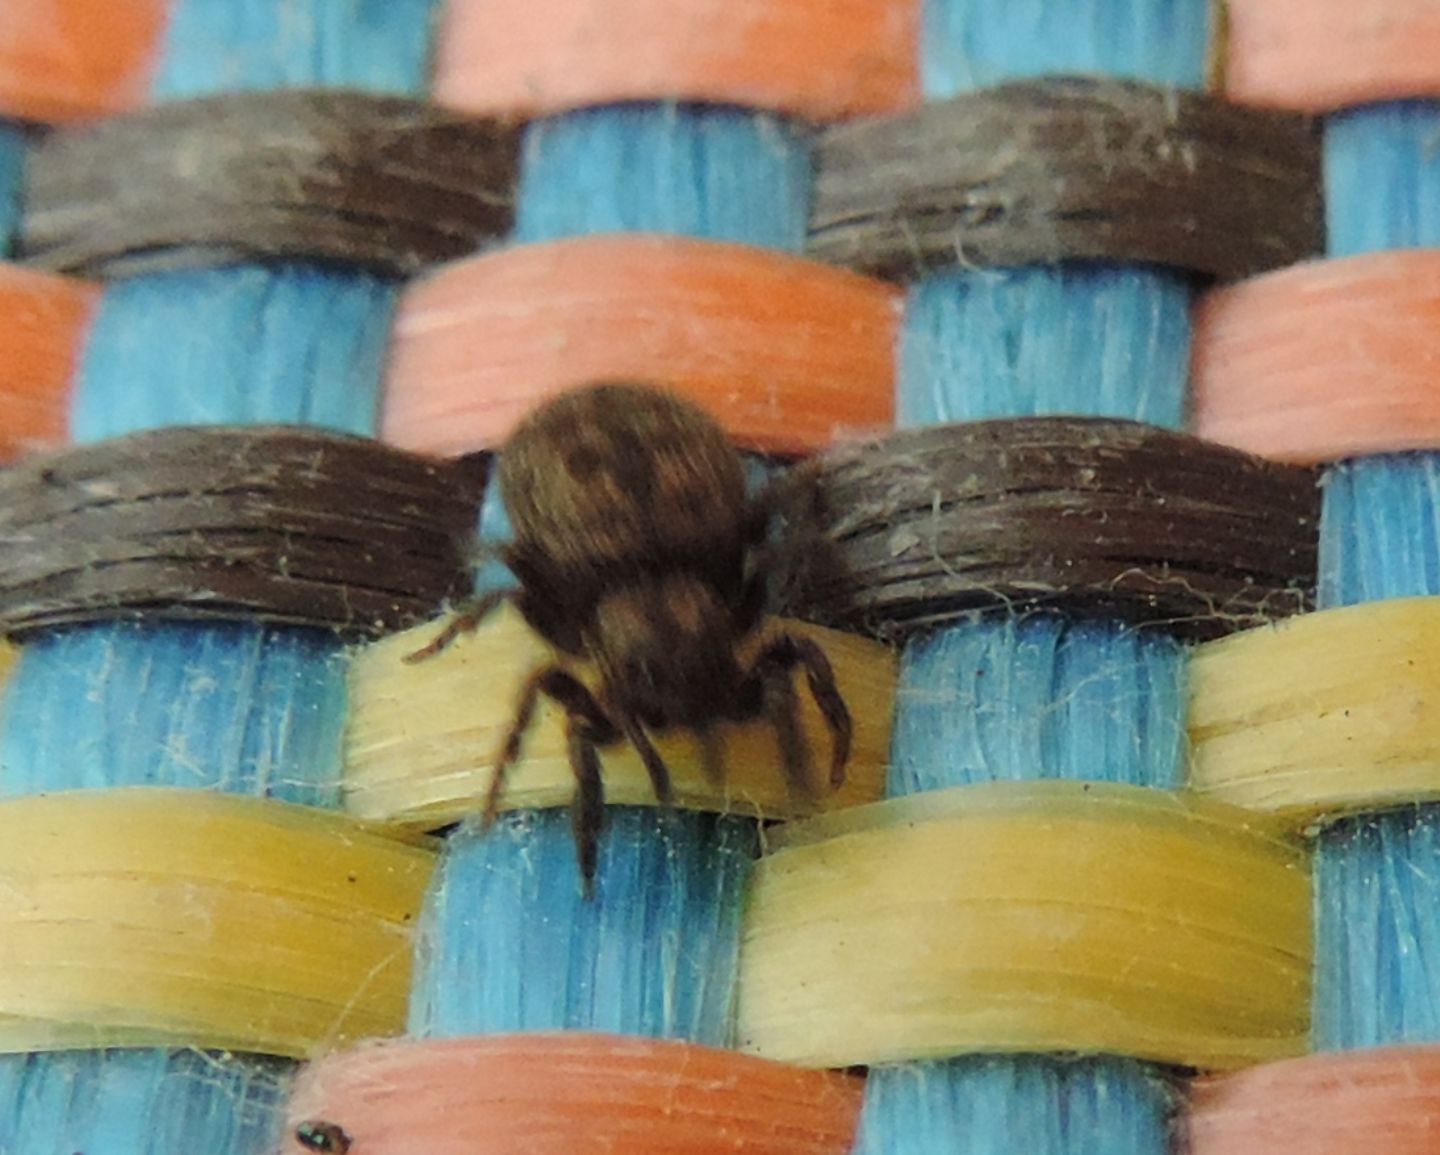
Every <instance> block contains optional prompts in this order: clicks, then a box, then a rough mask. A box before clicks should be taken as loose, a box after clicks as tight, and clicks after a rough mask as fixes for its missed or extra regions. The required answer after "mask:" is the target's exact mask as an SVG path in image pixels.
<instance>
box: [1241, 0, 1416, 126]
mask: <svg viewBox="0 0 1440 1155" xmlns="http://www.w3.org/2000/svg"><path fill="white" fill-rule="evenodd" d="M1225 73H1226V77H1225V81H1226V83H1225V87H1226V90H1227V95H1229V96H1230V97H1231V98H1232V99H1234V100H1238V101H1244V102H1248V103H1253V104H1274V105H1282V106H1284V107H1287V108H1300V109H1306V110H1308V111H1314V112H1322V111H1326V110H1328V109H1334V108H1343V107H1344V106H1346V105H1351V104H1366V103H1369V102H1371V101H1377V100H1393V99H1396V98H1401V97H1412V96H1440V5H1437V4H1435V2H1434V0H1230V3H1229V39H1228V45H1227V50H1226V60H1225Z"/></svg>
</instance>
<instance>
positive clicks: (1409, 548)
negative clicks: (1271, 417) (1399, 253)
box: [1314, 102, 1440, 1050]
mask: <svg viewBox="0 0 1440 1155" xmlns="http://www.w3.org/2000/svg"><path fill="white" fill-rule="evenodd" d="M1437 132H1440V104H1435V103H1423V102H1408V103H1401V104H1391V105H1376V106H1373V107H1369V108H1365V109H1359V110H1350V111H1346V112H1342V113H1338V114H1336V115H1335V116H1333V117H1331V118H1330V119H1329V121H1328V122H1327V127H1326V141H1325V151H1326V173H1325V176H1326V199H1327V208H1328V219H1329V230H1330V241H1329V243H1330V250H1331V252H1332V253H1336V254H1339V253H1349V252H1357V251H1361V250H1366V249H1402V248H1412V247H1422V246H1434V245H1440V214H1437V213H1436V212H1435V211H1434V208H1433V203H1434V201H1435V195H1434V193H1435V190H1436V188H1437V187H1440V186H1437V184H1436V182H1437V180H1440V159H1437V156H1436V154H1435V152H1434V149H1433V147H1432V145H1433V141H1434V139H1435V134H1436V133H1437ZM1435 461H1436V457H1435V455H1434V454H1431V453H1427V454H1413V455H1412V454H1401V455H1397V456H1381V457H1374V458H1368V459H1365V458H1362V459H1357V460H1354V461H1351V462H1347V463H1345V464H1343V465H1341V466H1340V467H1339V469H1338V470H1337V471H1332V473H1331V475H1330V477H1329V478H1327V483H1326V486H1325V490H1324V492H1325V508H1324V511H1323V514H1322V518H1321V524H1320V568H1321V571H1322V573H1324V574H1325V575H1326V577H1325V579H1324V580H1323V582H1322V587H1321V600H1320V605H1321V606H1322V607H1326V606H1330V605H1349V604H1352V603H1355V602H1358V601H1361V600H1363V599H1366V598H1369V597H1373V596H1375V595H1376V594H1377V593H1381V592H1384V593H1389V592H1392V591H1393V592H1396V593H1400V594H1405V595H1409V594H1424V595H1433V594H1437V593H1440V585H1436V584H1432V579H1433V577H1434V576H1436V575H1437V574H1440V568H1437V562H1436V555H1435V552H1434V550H1433V549H1430V548H1427V545H1428V543H1430V542H1433V541H1435V539H1436V533H1437V530H1436V525H1437V523H1440V497H1437V494H1440V491H1437V490H1435V489H1433V488H1431V486H1430V479H1431V477H1432V476H1433V470H1434V467H1435ZM1373 499H1380V500H1383V501H1385V503H1386V504H1384V505H1383V506H1381V505H1370V504H1368V503H1369V501H1370V500H1373ZM1362 503H1364V504H1362ZM1314 869H1315V895H1316V897H1315V937H1316V974H1315V1007H1314V1044H1315V1046H1316V1048H1317V1049H1319V1050H1325V1049H1329V1048H1336V1047H1349V1046H1357V1045H1366V1044H1379V1043H1389V1042H1415V1041H1434V1040H1437V1039H1440V1013H1437V1007H1436V1003H1435V998H1434V983H1433V980H1432V978H1431V973H1430V971H1431V968H1432V967H1433V966H1434V965H1435V960H1437V959H1440V920H1436V919H1434V918H1432V917H1431V915H1430V910H1431V908H1432V907H1433V905H1434V900H1435V896H1436V885H1435V880H1436V879H1437V878H1440V808H1437V807H1436V806H1435V805H1433V804H1431V805H1421V806H1417V807H1415V808H1414V809H1407V810H1400V811H1392V812H1390V813H1386V814H1379V815H1375V816H1373V817H1362V818H1355V819H1351V820H1348V821H1346V822H1342V823H1340V824H1338V825H1336V826H1334V827H1332V828H1331V829H1329V830H1327V831H1326V832H1324V833H1323V834H1322V835H1321V837H1320V839H1319V841H1318V844H1317V847H1316V855H1315V867H1314Z"/></svg>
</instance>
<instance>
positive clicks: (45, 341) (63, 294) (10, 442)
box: [0, 264, 99, 460]
mask: <svg viewBox="0 0 1440 1155" xmlns="http://www.w3.org/2000/svg"><path fill="white" fill-rule="evenodd" d="M98 298H99V292H98V289H97V287H96V286H95V285H91V284H89V283H88V282H85V281H77V280H75V279H73V278H71V277H59V276H56V275H54V274H52V273H41V272H36V271H34V270H32V269H26V268H22V267H20V266H18V265H12V264H0V317H3V321H0V324H3V335H0V344H3V348H4V350H5V374H4V377H3V378H0V403H3V404H4V407H5V421H4V423H3V426H0V459H3V460H9V459H11V458H14V457H16V456H18V455H19V454H21V453H24V452H26V451H28V450H31V449H38V448H45V447H49V446H53V445H55V444H58V443H59V442H61V441H63V440H64V437H65V425H66V417H65V411H66V409H67V408H68V407H69V403H70V393H71V388H72V378H73V377H74V374H75V368H76V364H77V362H78V361H79V359H80V347H81V345H82V344H83V342H84V339H85V334H86V331H87V329H88V327H89V325H90V323H91V320H92V318H93V316H94V312H95V307H96V304H97V302H98Z"/></svg>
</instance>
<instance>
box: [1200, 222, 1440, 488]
mask: <svg viewBox="0 0 1440 1155" xmlns="http://www.w3.org/2000/svg"><path fill="white" fill-rule="evenodd" d="M1437 333H1440V249H1410V250H1398V251H1391V252H1384V253H1368V254H1365V255H1362V256H1358V257H1346V258H1343V259H1340V260H1333V261H1315V262H1311V263H1308V264H1303V265H1297V266H1295V267H1294V268H1290V269H1284V270H1282V271H1280V272H1278V273H1270V274H1268V275H1266V276H1263V277H1256V278H1255V279H1253V280H1250V281H1243V282H1241V283H1239V284H1236V285H1232V286H1230V287H1228V288H1223V289H1219V290H1216V291H1215V292H1213V293H1210V294H1208V295H1207V296H1206V297H1204V298H1203V299H1202V300H1201V301H1200V304H1199V306H1198V308H1197V310H1196V313H1195V342H1194V374H1193V388H1194V406H1195V416H1194V420H1195V430H1196V432H1197V433H1199V434H1200V436H1201V437H1206V438H1209V439H1211V440H1214V441H1221V442H1224V443H1226V444H1227V445H1234V446H1237V447H1238V448H1240V449H1245V450H1249V451H1250V452H1252V453H1259V454H1263V455H1264V456H1266V457H1272V458H1278V459H1280V460H1282V461H1296V462H1317V461H1329V460H1336V459H1339V458H1344V457H1355V456H1359V455H1362V454H1369V453H1385V452H1391V451H1398V450H1405V449H1432V448H1436V447H1440V390H1437V389H1436V387H1435V386H1436V368H1435V348H1436V334H1437Z"/></svg>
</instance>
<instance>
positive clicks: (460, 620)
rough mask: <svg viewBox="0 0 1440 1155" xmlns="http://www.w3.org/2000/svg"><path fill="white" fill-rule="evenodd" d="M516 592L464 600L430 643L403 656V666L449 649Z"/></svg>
mask: <svg viewBox="0 0 1440 1155" xmlns="http://www.w3.org/2000/svg"><path fill="white" fill-rule="evenodd" d="M516 592H517V591H515V590H513V589H500V590H491V591H490V592H489V593H484V594H479V595H477V596H476V597H472V598H466V599H465V600H464V601H463V602H461V603H460V604H459V605H458V606H456V607H455V612H454V613H453V614H451V616H450V620H449V621H448V622H446V623H445V628H444V629H442V630H441V631H440V632H439V633H438V634H436V635H435V639H434V640H433V641H432V642H430V643H429V644H427V645H424V646H421V647H420V648H419V649H418V650H416V651H415V652H414V653H410V654H406V655H405V658H404V661H405V664H406V665H410V666H413V665H414V664H415V663H416V662H423V661H426V660H428V659H430V658H433V657H435V655H436V654H439V653H442V652H443V651H445V650H447V649H449V648H450V646H451V644H452V643H453V642H454V641H455V639H456V638H458V637H459V636H460V635H461V634H468V633H471V632H472V631H474V630H475V628H476V627H477V626H479V625H480V623H481V622H483V621H484V620H485V619H486V618H487V617H489V616H490V615H491V614H492V613H494V612H495V610H496V609H497V608H498V607H499V606H500V603H501V602H505V601H509V600H510V599H512V598H514V597H515V596H516Z"/></svg>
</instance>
